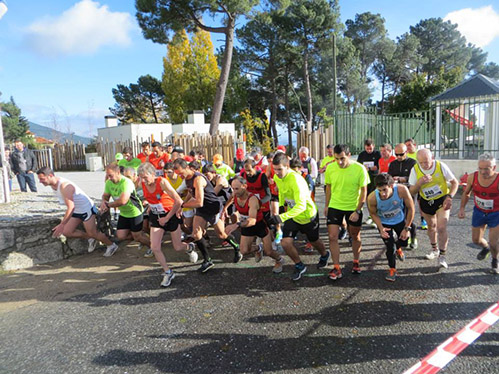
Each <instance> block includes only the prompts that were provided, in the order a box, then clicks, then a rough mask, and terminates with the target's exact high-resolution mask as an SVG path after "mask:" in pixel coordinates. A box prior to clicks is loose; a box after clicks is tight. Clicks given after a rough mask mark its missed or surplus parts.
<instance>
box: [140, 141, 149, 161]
mask: <svg viewBox="0 0 499 374" xmlns="http://www.w3.org/2000/svg"><path fill="white" fill-rule="evenodd" d="M140 147H141V148H142V152H140V153H139V154H138V155H137V158H138V159H139V160H140V161H141V162H142V163H144V162H147V160H148V159H149V155H150V154H151V146H150V144H149V142H143V143H142V144H141V145H140Z"/></svg>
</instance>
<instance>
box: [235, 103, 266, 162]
mask: <svg viewBox="0 0 499 374" xmlns="http://www.w3.org/2000/svg"><path fill="white" fill-rule="evenodd" d="M239 115H240V119H239V120H240V122H241V126H242V127H243V128H244V133H245V134H246V145H247V146H248V147H255V146H259V147H261V148H262V152H263V154H267V153H269V152H270V151H271V150H272V149H273V142H272V138H271V137H270V136H268V129H269V122H268V121H267V120H263V119H261V118H259V117H253V116H252V115H251V112H250V110H249V109H245V110H243V111H242V112H241V113H240V114H239Z"/></svg>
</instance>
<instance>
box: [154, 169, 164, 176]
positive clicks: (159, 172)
mask: <svg viewBox="0 0 499 374" xmlns="http://www.w3.org/2000/svg"><path fill="white" fill-rule="evenodd" d="M164 175H165V172H164V171H163V169H160V170H158V169H156V176H157V177H162V176H164Z"/></svg>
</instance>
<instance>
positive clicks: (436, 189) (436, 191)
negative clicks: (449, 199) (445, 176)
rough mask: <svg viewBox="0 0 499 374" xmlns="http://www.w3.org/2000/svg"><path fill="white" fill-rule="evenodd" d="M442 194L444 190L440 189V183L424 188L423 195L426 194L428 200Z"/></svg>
mask: <svg viewBox="0 0 499 374" xmlns="http://www.w3.org/2000/svg"><path fill="white" fill-rule="evenodd" d="M441 194H442V190H441V189H440V186H439V185H438V184H436V185H434V186H431V187H426V188H423V195H424V196H425V198H426V199H427V200H428V199H432V198H434V197H435V196H438V195H441Z"/></svg>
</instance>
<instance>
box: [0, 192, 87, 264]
mask: <svg viewBox="0 0 499 374" xmlns="http://www.w3.org/2000/svg"><path fill="white" fill-rule="evenodd" d="M11 200H12V202H11V203H9V204H0V267H1V268H2V269H3V270H17V269H24V268H28V267H31V266H33V265H36V264H44V263H48V262H53V261H57V260H61V259H64V258H68V257H70V256H73V255H76V254H81V253H86V252H87V248H88V242H87V241H86V240H82V239H68V240H65V238H62V240H61V239H56V238H53V237H52V228H54V227H55V226H57V225H58V224H59V223H60V222H61V218H62V217H63V216H64V212H65V207H64V206H61V205H59V202H58V201H57V199H56V198H55V196H54V195H52V194H43V193H39V194H35V193H31V192H27V193H21V192H13V193H12V195H11Z"/></svg>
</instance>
